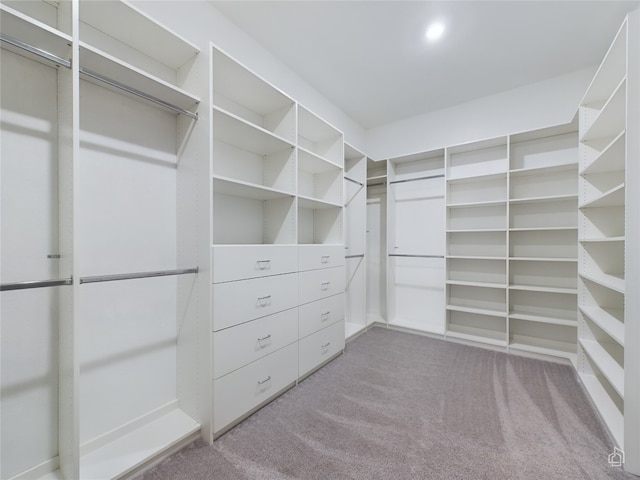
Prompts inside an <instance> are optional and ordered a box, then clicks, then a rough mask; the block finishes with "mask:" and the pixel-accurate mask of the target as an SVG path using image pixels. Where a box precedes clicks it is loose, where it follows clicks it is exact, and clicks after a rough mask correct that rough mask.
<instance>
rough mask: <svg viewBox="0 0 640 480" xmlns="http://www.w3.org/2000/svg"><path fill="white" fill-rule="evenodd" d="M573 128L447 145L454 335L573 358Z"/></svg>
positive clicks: (449, 315) (449, 307)
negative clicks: (452, 145)
mask: <svg viewBox="0 0 640 480" xmlns="http://www.w3.org/2000/svg"><path fill="white" fill-rule="evenodd" d="M575 130H576V126H575V124H574V123H572V124H568V125H563V126H559V127H553V128H547V129H542V130H538V131H532V132H526V133H521V134H514V135H510V136H508V137H501V138H498V139H494V140H486V141H482V142H475V143H470V144H466V145H462V146H456V147H450V148H448V149H447V192H446V193H447V333H446V336H447V338H452V339H458V340H464V341H467V340H471V341H474V342H480V343H483V344H487V345H491V346H493V347H496V348H503V349H507V350H509V351H523V352H529V353H534V354H545V355H551V356H559V357H564V358H567V359H569V360H571V361H572V362H573V363H574V364H575V361H576V327H577V321H576V314H575V311H576V295H577V289H576V271H577V224H576V214H575V212H576V208H577V147H576V144H577V142H576V134H575Z"/></svg>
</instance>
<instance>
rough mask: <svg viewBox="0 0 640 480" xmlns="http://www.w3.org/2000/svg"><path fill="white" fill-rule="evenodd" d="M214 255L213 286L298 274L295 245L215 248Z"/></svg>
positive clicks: (220, 246)
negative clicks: (235, 281) (292, 273)
mask: <svg viewBox="0 0 640 480" xmlns="http://www.w3.org/2000/svg"><path fill="white" fill-rule="evenodd" d="M212 254H213V283H219V282H230V281H233V280H242V279H245V278H257V277H265V276H267V275H280V274H283V273H291V272H297V271H298V255H297V247H296V246H287V245H237V246H236V245H219V246H218V245H216V246H214V247H212Z"/></svg>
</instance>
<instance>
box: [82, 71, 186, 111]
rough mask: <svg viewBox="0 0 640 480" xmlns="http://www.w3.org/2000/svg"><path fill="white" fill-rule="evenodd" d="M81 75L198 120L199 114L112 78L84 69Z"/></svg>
mask: <svg viewBox="0 0 640 480" xmlns="http://www.w3.org/2000/svg"><path fill="white" fill-rule="evenodd" d="M80 73H81V74H83V75H86V76H87V77H90V78H93V79H95V80H98V81H99V82H102V83H106V84H107V85H111V86H112V87H115V88H118V89H120V90H124V91H125V92H127V93H130V94H132V95H135V96H136V97H140V98H143V99H145V100H148V101H150V102H153V103H156V104H158V105H160V106H162V107H165V108H168V109H169V110H173V111H174V112H176V113H180V114H182V115H185V116H187V117H189V118H193V119H194V120H198V114H197V113H193V112H190V111H189V110H185V109H184V108H180V107H176V106H175V105H173V104H171V103H168V102H165V101H164V100H161V99H159V98H157V97H154V96H153V95H149V94H146V93H144V92H141V91H140V90H136V89H135V88H133V87H129V86H128V85H125V84H124V83H120V82H118V81H117V80H113V79H112V78H109V77H105V76H104V75H102V74H100V73H96V72H93V71H91V70H87V69H86V68H84V67H80Z"/></svg>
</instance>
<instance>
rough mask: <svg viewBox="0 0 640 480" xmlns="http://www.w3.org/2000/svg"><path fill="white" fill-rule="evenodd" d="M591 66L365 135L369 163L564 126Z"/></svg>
mask: <svg viewBox="0 0 640 480" xmlns="http://www.w3.org/2000/svg"><path fill="white" fill-rule="evenodd" d="M595 68H596V67H595V66H594V67H593V68H589V69H586V70H580V71H578V72H574V73H571V74H567V75H563V76H560V77H556V78H553V79H551V80H545V81H543V82H538V83H534V84H530V85H526V86H524V87H520V88H517V89H514V90H508V91H506V92H502V93H499V94H496V95H491V96H488V97H483V98H479V99H476V100H472V101H470V102H467V103H463V104H460V105H456V106H454V107H450V108H447V109H443V110H438V111H435V112H429V113H426V114H424V115H419V116H416V117H411V118H408V119H405V120H400V121H398V122H395V123H391V124H388V125H384V126H381V127H378V128H373V129H371V130H369V131H367V135H366V150H365V152H366V153H367V154H368V155H369V156H370V157H371V158H373V159H375V160H382V159H385V158H392V157H396V156H401V155H406V154H411V153H417V152H424V151H428V150H433V149H436V148H440V147H446V146H451V145H457V144H462V143H467V142H471V141H474V140H481V139H485V138H492V137H499V136H502V135H507V134H509V133H516V132H522V131H527V130H535V129H537V128H542V127H547V126H552V125H557V124H562V123H566V122H570V121H571V120H572V119H573V117H574V115H575V114H576V113H577V110H578V105H579V103H580V100H581V99H582V96H583V95H584V92H585V91H586V89H587V86H588V85H589V82H590V81H591V79H592V78H593V74H594V72H595Z"/></svg>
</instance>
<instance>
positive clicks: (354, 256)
mask: <svg viewBox="0 0 640 480" xmlns="http://www.w3.org/2000/svg"><path fill="white" fill-rule="evenodd" d="M344 258H364V253H361V254H359V255H345V256H344Z"/></svg>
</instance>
